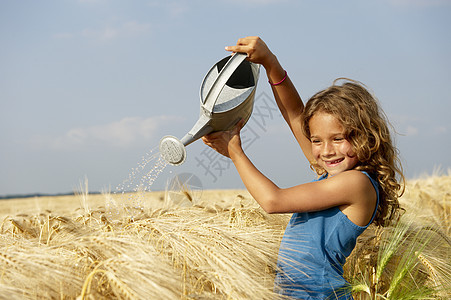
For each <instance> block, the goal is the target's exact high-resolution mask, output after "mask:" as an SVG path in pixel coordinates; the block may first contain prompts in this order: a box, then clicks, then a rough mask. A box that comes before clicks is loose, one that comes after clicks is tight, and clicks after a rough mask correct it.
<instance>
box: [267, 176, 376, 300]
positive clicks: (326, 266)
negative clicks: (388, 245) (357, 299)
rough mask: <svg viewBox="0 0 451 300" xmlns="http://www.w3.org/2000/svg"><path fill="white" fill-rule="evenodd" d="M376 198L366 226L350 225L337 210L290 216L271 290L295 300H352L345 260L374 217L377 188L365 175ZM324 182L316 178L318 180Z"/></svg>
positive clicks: (351, 223) (321, 178) (336, 208)
mask: <svg viewBox="0 0 451 300" xmlns="http://www.w3.org/2000/svg"><path fill="white" fill-rule="evenodd" d="M362 173H364V174H365V175H366V176H368V178H369V179H370V180H371V183H372V184H373V186H374V189H375V190H376V194H377V204H376V208H375V210H374V212H373V216H372V218H371V221H370V222H369V223H368V224H367V225H366V226H358V225H356V224H354V223H353V222H352V221H351V220H349V219H348V217H347V216H346V215H345V214H344V213H343V212H342V211H341V210H340V208H339V207H338V206H337V207H332V208H329V209H326V210H322V211H316V212H305V213H294V214H293V216H292V217H291V220H290V222H289V223H288V226H287V228H286V230H285V233H284V236H283V238H282V242H281V244H280V249H279V256H278V262H277V265H278V272H277V275H276V278H275V282H274V283H275V289H276V291H278V292H279V293H280V294H282V295H286V296H290V297H293V298H297V299H304V300H308V299H352V295H351V291H350V286H349V283H347V282H346V280H345V279H344V278H343V265H344V263H345V262H346V257H348V256H349V255H350V254H351V251H352V250H353V249H354V247H355V244H356V240H357V237H358V236H359V235H360V234H361V233H362V232H363V231H365V229H366V228H367V227H368V225H369V224H371V222H373V220H374V217H375V215H376V211H377V206H378V205H379V184H378V182H377V181H375V180H374V179H373V178H371V176H370V175H368V173H366V172H362ZM325 178H327V174H326V175H325V176H322V177H320V178H319V179H317V180H315V181H319V180H323V179H325Z"/></svg>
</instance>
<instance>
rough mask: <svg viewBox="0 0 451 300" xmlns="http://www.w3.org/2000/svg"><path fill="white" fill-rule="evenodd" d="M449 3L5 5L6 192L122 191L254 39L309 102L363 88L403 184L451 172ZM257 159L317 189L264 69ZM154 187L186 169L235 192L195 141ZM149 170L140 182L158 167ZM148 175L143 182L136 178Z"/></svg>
mask: <svg viewBox="0 0 451 300" xmlns="http://www.w3.org/2000/svg"><path fill="white" fill-rule="evenodd" d="M450 30H451V1H449V0H412V1H408V0H379V1H358V0H355V1H313V0H311V1H307V0H240V1H235V0H228V1H200V0H199V1H196V0H193V1H181V0H174V1H171V0H169V1H150V0H149V1H145V0H141V1H119V0H116V1H114V0H113V1H108V0H79V1H77V0H59V1H25V0H24V1H8V0H3V1H0V45H1V47H0V128H1V129H0V140H1V147H0V170H1V171H0V172H1V173H0V195H8V194H23V193H61V192H71V191H74V190H76V189H77V188H78V186H79V185H80V181H83V180H84V178H87V179H88V182H89V189H90V190H91V191H102V190H110V191H112V192H114V191H115V188H116V186H117V185H120V184H122V183H123V181H124V180H125V179H126V178H128V177H129V176H130V172H131V171H130V170H133V169H136V168H137V166H139V165H140V162H141V161H142V159H143V157H144V159H145V157H146V156H147V155H149V152H150V151H152V149H154V148H155V147H157V146H158V142H159V140H160V138H161V137H163V136H164V135H168V134H170V135H174V136H177V137H182V136H183V135H184V134H185V133H186V132H187V131H188V130H189V129H191V127H192V125H194V123H195V121H196V120H197V117H198V114H199V88H200V84H201V82H202V79H203V77H204V76H205V74H206V73H207V71H208V70H209V68H210V67H211V66H212V65H213V64H214V63H216V62H217V61H218V60H220V59H221V58H223V57H225V56H226V55H228V54H227V53H226V51H224V46H227V45H233V44H235V42H236V40H237V39H238V38H240V37H244V36H248V35H259V36H261V37H262V38H263V39H264V40H265V41H266V43H267V44H268V45H269V47H270V48H271V50H272V51H273V52H274V53H275V54H276V55H277V56H278V58H279V60H280V62H281V63H282V65H283V66H284V68H285V69H286V70H287V72H288V74H289V75H290V77H291V79H292V80H293V82H294V83H295V85H296V87H297V88H298V91H299V93H300V95H301V97H302V98H303V99H304V100H305V101H306V100H307V99H308V98H309V97H310V96H311V95H313V94H314V93H315V92H317V91H318V90H320V89H322V88H325V87H327V86H328V85H329V84H331V83H332V81H333V80H334V79H335V78H337V77H342V76H344V77H348V78H353V79H357V80H360V81H361V82H363V83H365V84H366V85H367V86H368V87H369V88H370V89H371V90H372V91H373V92H374V93H375V94H376V96H377V97H378V98H379V100H380V102H381V104H382V107H383V109H384V110H385V112H386V114H387V115H388V117H389V118H390V120H391V122H392V125H393V126H394V127H395V129H396V131H397V135H396V136H395V139H396V143H397V145H398V148H399V150H400V152H401V158H402V161H403V164H404V168H405V173H406V175H407V177H408V178H416V177H419V176H421V175H423V174H431V173H432V172H433V170H435V169H437V168H438V167H441V168H442V169H443V170H445V171H446V170H447V169H448V168H450V167H451V158H450V155H449V149H451V138H450V137H451V121H450V117H449V114H450V111H451V101H450V100H451V35H450V34H449V32H450ZM261 71H262V72H261V76H260V81H259V83H258V87H257V97H256V102H255V106H256V111H255V112H256V113H255V112H254V115H253V116H252V118H251V120H250V121H249V123H248V126H247V133H246V135H247V140H248V142H247V143H248V144H247V146H246V147H247V149H246V151H247V152H248V154H249V156H250V157H251V159H252V160H253V161H254V163H255V164H256V165H257V167H259V168H260V169H261V170H262V171H263V172H264V173H265V174H266V175H267V176H268V177H269V178H271V179H272V180H273V181H274V182H275V183H276V184H278V185H279V186H281V187H286V186H292V185H295V184H299V183H303V182H306V181H309V180H311V179H312V176H313V174H312V172H311V171H310V170H309V169H308V165H307V162H306V160H305V158H304V157H303V156H302V152H301V151H300V149H299V147H298V145H297V144H296V143H295V141H294V139H293V138H292V136H291V133H290V132H289V130H288V127H287V126H286V124H285V123H284V121H283V120H282V118H281V117H280V115H279V114H277V113H275V112H274V111H273V109H274V102H272V98H271V97H270V96H271V94H270V89H269V87H268V83H267V78H266V74H265V72H264V69H262V70H261ZM187 152H188V158H187V161H186V162H185V164H184V165H182V166H180V167H167V168H166V169H165V170H164V171H163V173H161V174H160V175H159V176H158V178H157V180H156V181H155V183H154V185H153V186H151V187H150V189H153V190H158V189H164V188H165V186H166V184H167V182H168V181H170V180H171V178H172V177H173V176H175V175H177V174H180V173H182V174H187V173H189V174H193V175H195V176H196V177H197V178H198V179H199V181H200V182H201V185H202V187H203V188H205V189H207V188H208V189H222V188H242V187H243V185H242V183H241V181H240V179H239V176H238V175H237V173H236V171H235V170H234V169H233V168H231V167H230V165H229V164H228V163H227V161H225V160H220V159H219V157H213V158H212V157H211V153H209V152H208V151H207V150H206V148H205V146H203V144H202V143H201V142H200V141H198V142H195V143H194V144H192V145H189V146H188V147H187ZM152 164H153V163H152V162H150V163H149V164H148V165H147V166H146V168H147V169H144V170H143V171H142V173H143V174H145V173H146V172H148V171H149V169H151V168H152ZM138 176H141V175H138Z"/></svg>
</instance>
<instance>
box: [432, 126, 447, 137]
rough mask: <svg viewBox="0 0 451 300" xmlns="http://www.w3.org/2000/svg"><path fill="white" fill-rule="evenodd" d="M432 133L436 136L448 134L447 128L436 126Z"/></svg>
mask: <svg viewBox="0 0 451 300" xmlns="http://www.w3.org/2000/svg"><path fill="white" fill-rule="evenodd" d="M433 133H435V134H437V135H442V134H447V133H448V128H447V127H446V126H436V127H435V128H434V129H433Z"/></svg>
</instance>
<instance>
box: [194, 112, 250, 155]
mask: <svg viewBox="0 0 451 300" xmlns="http://www.w3.org/2000/svg"><path fill="white" fill-rule="evenodd" d="M243 126H244V120H240V121H239V122H238V124H236V125H235V127H233V128H232V129H231V130H229V131H219V132H213V133H210V134H207V135H205V136H203V137H202V141H203V142H204V143H205V145H207V146H209V147H210V148H212V149H214V150H215V151H217V152H218V153H220V154H222V155H224V156H226V157H229V158H231V157H230V156H231V154H232V155H233V154H234V153H236V154H237V153H242V152H243V149H242V148H241V137H240V131H241V129H242V128H243ZM233 152H234V153H233Z"/></svg>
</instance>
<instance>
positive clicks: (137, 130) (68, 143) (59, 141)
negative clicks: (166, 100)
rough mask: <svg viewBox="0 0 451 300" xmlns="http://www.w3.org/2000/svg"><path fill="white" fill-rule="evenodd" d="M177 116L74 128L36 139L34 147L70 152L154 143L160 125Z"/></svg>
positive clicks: (137, 118)
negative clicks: (60, 133) (95, 146)
mask: <svg viewBox="0 0 451 300" xmlns="http://www.w3.org/2000/svg"><path fill="white" fill-rule="evenodd" d="M180 120H181V119H180V118H177V117H173V116H158V117H151V118H146V119H144V118H141V117H128V118H124V119H122V120H120V121H116V122H112V123H109V124H103V125H97V126H91V127H81V128H73V129H71V130H69V131H67V132H66V133H64V134H63V135H61V136H53V137H52V136H42V135H41V136H35V137H33V138H32V139H31V141H30V144H31V145H32V146H33V147H38V148H47V149H53V150H70V149H80V148H88V147H90V146H94V145H99V144H100V145H104V146H108V147H116V148H128V147H130V146H133V145H135V144H137V143H143V142H144V143H146V142H150V141H151V140H152V138H154V137H155V134H156V132H157V131H158V128H160V126H164V125H167V124H169V123H173V122H177V121H180Z"/></svg>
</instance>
